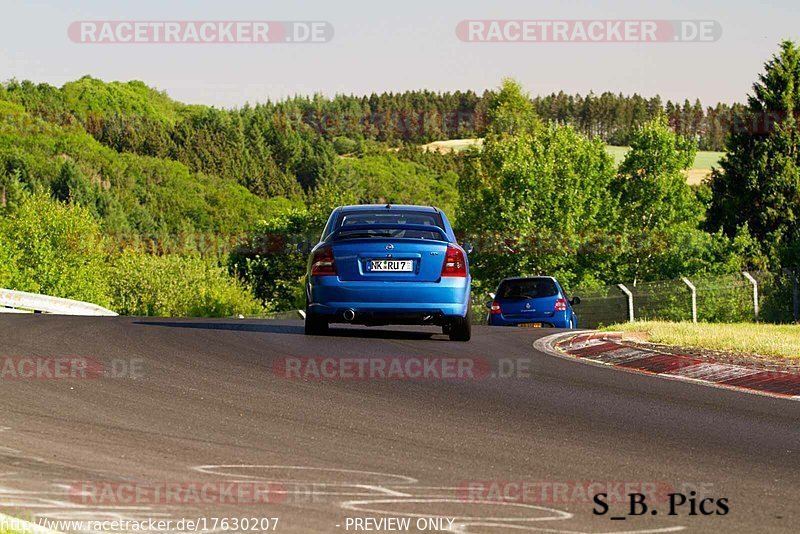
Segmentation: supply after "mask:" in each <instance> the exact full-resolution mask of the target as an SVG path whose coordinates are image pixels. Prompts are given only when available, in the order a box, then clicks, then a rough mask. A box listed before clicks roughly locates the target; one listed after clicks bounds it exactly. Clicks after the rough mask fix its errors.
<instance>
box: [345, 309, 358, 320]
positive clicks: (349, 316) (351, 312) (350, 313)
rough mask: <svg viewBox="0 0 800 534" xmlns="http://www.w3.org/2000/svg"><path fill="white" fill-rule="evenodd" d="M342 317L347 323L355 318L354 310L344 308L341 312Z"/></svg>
mask: <svg viewBox="0 0 800 534" xmlns="http://www.w3.org/2000/svg"><path fill="white" fill-rule="evenodd" d="M342 317H344V320H345V321H347V322H348V323H349V322H350V321H352V320H353V319H355V318H356V311H355V310H353V309H349V310H345V311H344V313H343V314H342Z"/></svg>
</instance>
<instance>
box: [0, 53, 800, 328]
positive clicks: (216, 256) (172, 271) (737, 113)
mask: <svg viewBox="0 0 800 534" xmlns="http://www.w3.org/2000/svg"><path fill="white" fill-rule="evenodd" d="M797 56H798V53H797V47H796V45H794V44H793V43H790V42H786V43H782V45H781V48H780V51H779V53H778V54H776V55H775V57H773V58H772V59H771V60H770V62H768V63H767V64H766V65H765V72H764V73H762V74H761V75H760V76H759V78H758V80H757V81H756V83H755V84H754V86H753V89H754V92H753V95H751V96H750V98H749V99H748V101H747V103H745V104H741V105H738V104H737V105H734V106H728V105H725V104H716V105H714V106H713V107H708V108H705V109H704V108H703V106H702V105H701V104H700V103H699V102H697V101H695V102H694V103H690V102H689V101H686V102H684V103H682V104H677V103H672V102H666V103H663V101H662V100H661V98H659V97H657V96H656V97H652V98H644V97H641V96H639V95H633V96H623V95H615V94H612V93H602V94H600V95H599V96H598V95H595V94H589V95H586V96H580V95H574V96H573V95H566V94H565V93H558V94H553V95H547V96H537V97H530V96H529V95H527V94H526V93H525V92H524V90H523V89H522V88H521V87H519V85H518V84H516V83H515V82H513V81H511V80H508V81H505V82H504V83H503V84H502V86H501V87H499V88H498V89H496V90H492V91H486V92H484V93H483V94H481V95H478V94H476V93H474V92H472V91H464V92H455V93H435V92H431V91H411V92H405V93H397V94H391V93H389V94H381V95H377V94H373V95H369V96H363V97H359V96H344V95H340V96H335V97H333V98H325V97H322V96H318V95H317V96H313V97H294V98H290V99H287V100H283V101H280V102H266V103H262V104H257V105H243V106H242V107H241V108H237V109H217V108H213V107H207V106H199V105H187V104H182V103H180V102H176V101H174V100H172V99H171V98H169V97H168V96H167V95H166V94H164V93H162V92H159V91H157V90H155V89H153V88H150V87H148V86H147V85H145V84H144V83H142V82H127V83H120V82H110V83H106V82H103V81H101V80H97V79H94V78H91V77H88V76H87V77H84V78H81V79H79V80H77V81H74V82H70V83H67V84H65V85H64V86H63V87H60V88H57V87H53V86H50V85H47V84H35V83H32V82H27V81H24V82H18V81H9V82H6V83H4V84H2V85H1V86H0V215H1V216H2V217H1V218H0V287H3V286H6V287H8V286H10V287H14V288H17V289H24V290H31V291H40V292H49V293H50V294H57V295H61V296H67V297H72V298H83V299H86V300H92V301H95V302H98V303H101V304H102V303H105V304H107V305H109V306H112V307H115V308H116V309H118V310H121V311H123V312H125V313H134V314H149V315H152V314H164V315H166V314H169V315H181V314H188V315H206V314H211V315H225V314H232V313H235V312H236V313H258V312H263V311H267V310H270V309H286V308H289V307H295V306H300V305H302V303H301V302H300V300H301V299H302V294H301V291H300V287H301V285H300V277H301V276H302V273H303V265H304V262H305V260H304V257H303V256H302V255H301V254H298V253H297V252H296V250H295V248H294V246H295V244H296V243H297V242H299V241H302V240H309V239H313V238H314V236H315V233H317V232H318V231H319V229H320V227H321V225H322V222H323V221H324V218H325V217H326V216H327V215H328V213H329V211H330V209H331V208H332V207H334V206H336V205H339V204H343V203H365V202H393V203H417V204H433V205H438V206H440V207H441V208H443V209H444V210H446V211H447V212H448V213H450V214H451V215H452V216H453V218H455V220H456V226H457V229H458V230H459V232H460V234H461V235H462V237H463V238H464V239H469V240H471V241H473V242H474V243H475V244H476V245H477V247H476V253H475V255H474V256H473V257H472V262H473V265H474V272H475V276H476V288H477V289H478V290H481V288H483V289H485V288H488V287H491V285H492V284H494V283H495V282H496V281H497V280H498V279H499V278H502V277H503V276H506V275H509V274H519V273H520V272H531V273H533V272H547V273H550V274H556V275H558V276H560V277H561V278H562V279H563V281H564V282H565V283H566V284H567V285H569V286H570V287H573V288H574V287H591V286H597V285H599V284H605V283H612V282H617V281H620V280H632V281H633V282H637V281H646V280H658V279H663V278H671V277H677V276H681V275H689V274H696V273H727V272H734V271H736V270H740V269H743V268H762V269H772V270H775V269H780V268H783V267H789V268H794V267H796V265H797V259H798V258H797V253H798V250H800V246H799V245H798V243H799V242H800V241H798V228H797V225H798V223H797V222H796V221H797V220H798V219H797V218H796V217H795V215H796V214H795V211H796V209H797V206H798V205H800V196H798V191H799V190H800V186H798V181H799V179H798V171H797V160H798V156H797V153H798V151H797V150H796V149H797V146H798V145H799V144H800V143H798V140H797V124H796V122H795V121H794V120H793V117H795V116H796V111H797V110H798V109H800V89H799V88H800V68H798V64H800V63H799V62H798V59H797ZM764 116H769V117H776V118H777V120H776V121H775V123H774V124H772V123H770V124H769V125H766V126H765V125H764V123H763V117H764ZM756 124H757V125H758V127H752V125H756ZM743 125H744V126H743ZM748 125H749V126H748ZM471 137H482V138H484V139H485V142H484V145H483V148H482V149H479V148H472V149H470V150H467V151H465V152H462V153H453V154H439V153H434V152H428V151H426V150H424V149H422V148H420V146H419V145H420V144H423V143H426V142H430V141H434V140H444V139H453V138H471ZM605 143H612V144H620V145H629V146H630V147H631V150H630V151H629V152H628V154H627V155H626V158H625V160H624V161H623V162H622V164H621V165H619V167H617V166H616V165H615V164H614V162H613V160H612V159H611V157H610V156H609V155H608V154H607V153H606V151H605V150H604V145H605ZM698 149H714V150H718V149H724V150H726V151H727V152H728V156H727V157H726V158H724V159H723V161H722V162H721V165H720V167H721V168H720V169H718V170H716V171H715V173H714V175H713V176H712V178H711V180H710V181H709V182H707V183H705V184H703V185H701V186H698V187H690V186H688V185H687V184H686V180H685V175H684V172H685V171H686V169H687V168H689V167H691V161H692V158H693V157H694V154H695V152H696V151H697V150H698ZM773 156H774V157H773ZM40 214H41V215H40ZM67 266H69V267H67ZM181 273H185V276H181ZM76 277H77V278H79V279H80V280H75V278H76Z"/></svg>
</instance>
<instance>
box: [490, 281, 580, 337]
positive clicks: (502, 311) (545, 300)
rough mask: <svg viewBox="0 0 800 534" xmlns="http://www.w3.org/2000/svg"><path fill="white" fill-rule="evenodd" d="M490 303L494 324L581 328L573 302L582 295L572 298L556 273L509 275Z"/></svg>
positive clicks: (492, 323)
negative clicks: (558, 279) (520, 276)
mask: <svg viewBox="0 0 800 534" xmlns="http://www.w3.org/2000/svg"><path fill="white" fill-rule="evenodd" d="M493 299H494V300H493V301H492V302H490V303H488V304H487V306H488V307H489V317H488V321H487V322H488V323H489V325H490V326H524V327H532V328H539V327H554V328H577V327H578V317H577V316H576V315H575V312H574V311H573V310H572V306H573V305H575V304H579V303H580V301H581V299H580V298H579V297H574V298H573V299H571V300H570V299H568V298H567V294H566V292H565V291H564V289H562V287H561V284H559V283H558V281H557V280H556V279H555V278H553V277H552V276H532V277H526V278H506V279H505V280H503V281H502V282H500V285H499V286H498V287H497V293H496V294H495V295H494V296H493Z"/></svg>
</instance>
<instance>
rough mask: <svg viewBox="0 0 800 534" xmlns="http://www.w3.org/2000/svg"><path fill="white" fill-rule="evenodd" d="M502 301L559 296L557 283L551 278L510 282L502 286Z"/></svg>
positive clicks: (499, 296)
mask: <svg viewBox="0 0 800 534" xmlns="http://www.w3.org/2000/svg"><path fill="white" fill-rule="evenodd" d="M497 295H498V298H500V299H540V298H546V297H555V296H556V295H558V287H557V286H556V283H555V282H554V281H553V280H551V279H549V278H531V279H527V280H508V281H506V282H503V283H502V284H501V285H500V289H499V290H498V293H497Z"/></svg>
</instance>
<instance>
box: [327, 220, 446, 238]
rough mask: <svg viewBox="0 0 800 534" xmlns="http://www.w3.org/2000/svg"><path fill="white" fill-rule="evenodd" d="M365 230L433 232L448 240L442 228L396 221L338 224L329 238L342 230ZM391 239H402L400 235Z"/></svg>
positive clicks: (335, 236) (337, 234) (339, 233)
mask: <svg viewBox="0 0 800 534" xmlns="http://www.w3.org/2000/svg"><path fill="white" fill-rule="evenodd" d="M359 230H362V231H366V230H417V231H420V232H434V233H437V234H439V235H440V236H442V239H441V240H442V241H449V239H448V238H447V234H446V233H445V231H444V230H443V229H442V228H439V227H438V226H433V225H429V224H396V223H380V224H351V225H348V226H340V227H339V228H337V229H336V230H334V231H333V233H332V234H331V236H330V237H331V238H333V239H336V238H337V237H338V236H339V235H341V234H342V233H343V232H351V231H359ZM393 239H403V238H402V237H398V238H393Z"/></svg>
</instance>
